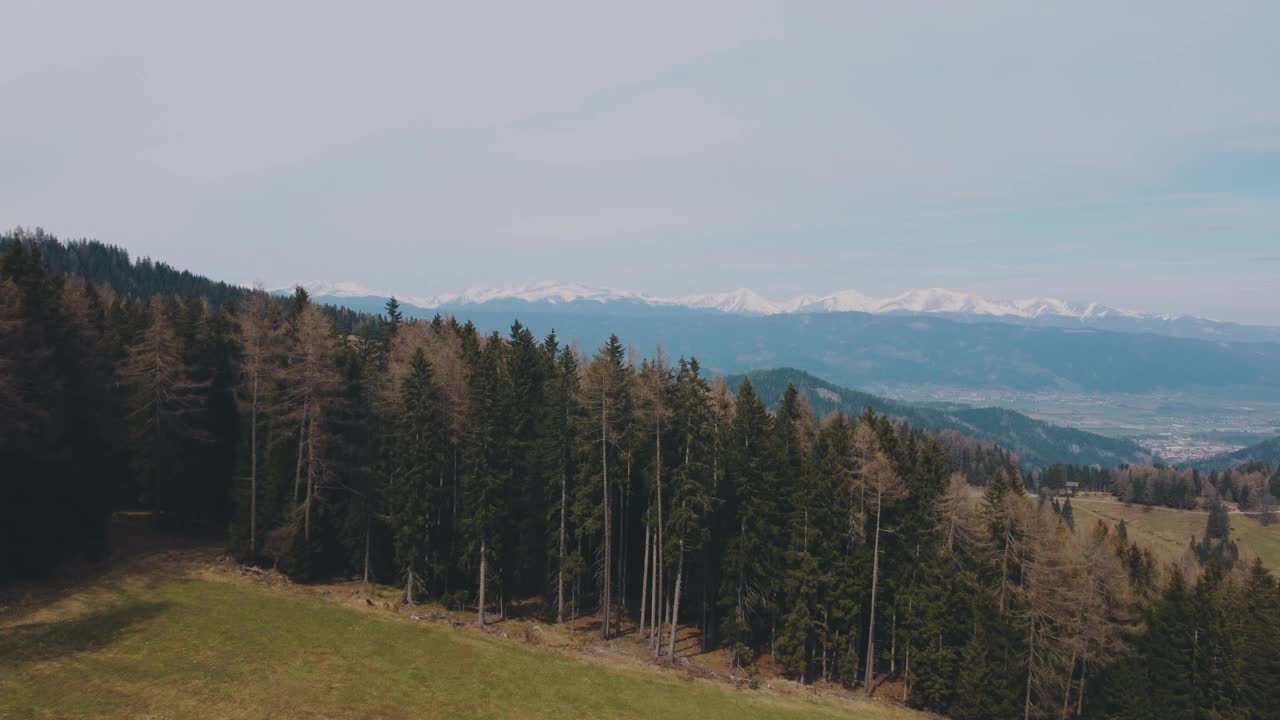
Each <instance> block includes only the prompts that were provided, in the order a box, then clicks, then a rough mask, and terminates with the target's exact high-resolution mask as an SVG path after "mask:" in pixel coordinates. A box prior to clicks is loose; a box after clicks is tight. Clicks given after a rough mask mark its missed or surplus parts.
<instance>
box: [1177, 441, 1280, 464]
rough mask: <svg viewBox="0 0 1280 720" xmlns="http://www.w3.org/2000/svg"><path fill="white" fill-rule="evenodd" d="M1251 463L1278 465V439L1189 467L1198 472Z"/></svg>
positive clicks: (1217, 456)
mask: <svg viewBox="0 0 1280 720" xmlns="http://www.w3.org/2000/svg"><path fill="white" fill-rule="evenodd" d="M1251 462H1259V463H1263V464H1264V465H1270V466H1272V467H1275V466H1277V465H1280V437H1273V438H1271V439H1270V440H1263V441H1262V442H1260V443H1257V444H1255V445H1250V446H1249V447H1244V448H1240V449H1239V450H1236V451H1235V452H1229V453H1224V454H1222V455H1216V456H1214V457H1211V458H1208V459H1206V460H1201V461H1200V462H1197V463H1192V464H1191V467H1194V468H1196V469H1199V470H1228V469H1230V468H1233V467H1236V466H1237V465H1244V464H1246V463H1251Z"/></svg>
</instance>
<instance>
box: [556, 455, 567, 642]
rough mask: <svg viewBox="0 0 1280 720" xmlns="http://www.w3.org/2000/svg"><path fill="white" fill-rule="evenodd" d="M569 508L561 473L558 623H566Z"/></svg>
mask: <svg viewBox="0 0 1280 720" xmlns="http://www.w3.org/2000/svg"><path fill="white" fill-rule="evenodd" d="M568 507H569V487H568V478H567V477H566V475H565V474H564V473H563V472H562V473H560V565H559V569H560V571H559V572H558V573H556V622H557V623H563V622H564V550H565V548H564V545H565V515H566V513H567V512H568Z"/></svg>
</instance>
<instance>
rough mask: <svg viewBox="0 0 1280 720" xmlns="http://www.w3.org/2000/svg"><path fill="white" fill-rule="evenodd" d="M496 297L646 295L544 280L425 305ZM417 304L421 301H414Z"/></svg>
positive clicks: (548, 299)
mask: <svg viewBox="0 0 1280 720" xmlns="http://www.w3.org/2000/svg"><path fill="white" fill-rule="evenodd" d="M495 300H522V301H524V302H543V303H550V304H553V305H558V304H562V303H568V302H575V301H578V300H589V301H591V302H599V303H605V302H613V301H617V300H640V301H644V300H646V298H644V296H642V295H640V294H639V293H633V292H628V291H626V290H614V289H612V288H603V287H593V286H590V285H582V284H580V283H566V282H556V281H544V282H536V283H528V284H524V285H514V286H510V287H505V288H471V289H468V290H464V291H462V292H461V293H457V294H451V295H439V296H437V297H434V298H429V299H426V300H425V301H424V302H425V303H426V304H424V305H422V307H439V306H441V305H479V304H483V303H488V302H493V301H495ZM414 304H415V305H417V304H418V303H414Z"/></svg>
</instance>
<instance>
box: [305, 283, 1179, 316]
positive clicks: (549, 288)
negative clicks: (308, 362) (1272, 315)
mask: <svg viewBox="0 0 1280 720" xmlns="http://www.w3.org/2000/svg"><path fill="white" fill-rule="evenodd" d="M301 285H302V286H303V287H304V288H306V289H307V292H309V293H311V294H312V295H313V296H316V297H331V298H355V297H382V298H385V297H391V296H392V295H393V293H390V292H387V291H384V290H376V289H372V288H368V287H364V286H361V285H359V284H356V283H350V282H339V283H324V282H308V283H301ZM288 289H289V288H280V290H281V291H287V290H288ZM396 297H397V299H399V301H400V302H401V303H402V304H408V305H413V306H416V307H419V308H423V309H435V308H441V307H460V306H473V305H485V304H488V303H493V302H498V301H522V302H527V303H539V304H549V305H561V304H567V303H576V302H583V301H585V302H595V303H601V304H604V303H614V302H628V303H640V304H644V305H651V306H655V307H660V306H666V307H685V308H695V309H703V310H715V311H720V312H724V313H732V314H742V315H783V314H798V313H819V312H865V313H877V314H880V313H894V312H900V313H948V314H958V315H987V316H993V317H1006V318H1025V319H1035V318H1040V317H1046V316H1054V317H1063V318H1079V319H1082V320H1085V319H1095V318H1108V317H1126V318H1150V319H1163V320H1170V319H1175V318H1176V317H1177V316H1169V315H1151V314H1146V313H1140V312H1136V311H1132V310H1121V309H1117V308H1113V307H1108V306H1106V305H1101V304H1099V303H1088V304H1073V303H1068V302H1066V301H1063V300H1058V299H1056V298H1029V299H1025V300H1011V301H999V300H988V299H986V298H983V297H980V296H978V295H974V294H971V293H965V292H957V291H955V290H945V289H941V288H929V289H923V290H908V291H906V292H903V293H900V294H898V295H893V296H891V297H885V298H876V297H871V296H869V295H865V294H863V293H861V292H858V291H857V290H841V291H839V292H834V293H830V294H827V295H800V296H797V297H793V298H789V299H785V300H771V299H769V298H766V297H764V296H763V295H761V294H759V293H757V292H755V291H754V290H750V289H748V288H740V289H738V290H731V291H729V292H719V293H701V294H695V295H683V296H655V295H646V294H644V293H638V292H631V291H627V290H616V289H612V288H602V287H594V286H589V285H583V284H580V283H569V282H538V283H529V284H524V285H516V286H510V287H504V288H472V289H468V290H464V291H463V292H460V293H449V294H443V295H434V296H414V295H398V294H397V295H396Z"/></svg>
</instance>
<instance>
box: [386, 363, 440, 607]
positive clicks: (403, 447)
mask: <svg viewBox="0 0 1280 720" xmlns="http://www.w3.org/2000/svg"><path fill="white" fill-rule="evenodd" d="M445 445H446V441H445V436H444V421H443V417H442V413H441V408H440V400H439V397H438V393H437V390H436V387H435V382H434V379H433V377H432V372H431V364H430V362H428V361H427V357H426V354H425V353H424V352H423V351H422V350H421V349H418V350H417V351H416V352H415V353H414V354H413V360H412V362H411V365H410V369H409V375H408V377H406V378H405V379H404V382H403V383H402V384H401V387H400V415H399V417H398V418H397V423H396V433H395V440H394V443H393V449H392V452H393V457H394V464H393V466H392V475H391V482H390V484H389V485H388V487H387V508H388V518H387V520H388V525H389V526H390V528H391V532H392V542H393V547H394V550H395V561H396V565H397V567H399V568H400V569H401V573H402V574H403V577H404V584H405V602H406V603H408V604H410V605H412V604H413V601H414V592H415V591H416V589H417V586H418V585H420V584H421V583H422V580H423V578H425V577H426V576H427V567H426V563H427V558H428V549H429V548H428V544H429V543H430V540H431V523H432V505H433V503H434V501H435V497H434V494H435V493H434V488H435V487H436V486H437V485H438V484H439V482H438V481H439V477H440V475H441V474H442V473H443V472H444V450H445Z"/></svg>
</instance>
